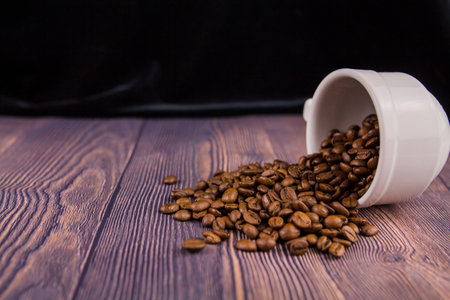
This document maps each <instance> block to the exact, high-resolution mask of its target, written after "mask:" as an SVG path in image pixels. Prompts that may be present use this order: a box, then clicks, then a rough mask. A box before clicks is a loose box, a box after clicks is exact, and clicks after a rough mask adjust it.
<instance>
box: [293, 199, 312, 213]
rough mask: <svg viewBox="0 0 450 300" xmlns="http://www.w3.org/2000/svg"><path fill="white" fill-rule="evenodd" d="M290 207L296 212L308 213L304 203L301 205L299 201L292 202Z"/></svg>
mask: <svg viewBox="0 0 450 300" xmlns="http://www.w3.org/2000/svg"><path fill="white" fill-rule="evenodd" d="M291 207H292V208H293V209H294V210H298V211H302V212H309V208H308V206H307V205H306V204H305V203H303V202H302V201H301V200H295V201H292V203H291Z"/></svg>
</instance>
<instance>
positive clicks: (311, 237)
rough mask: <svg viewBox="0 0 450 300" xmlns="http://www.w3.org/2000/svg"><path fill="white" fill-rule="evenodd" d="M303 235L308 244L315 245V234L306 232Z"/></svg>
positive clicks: (316, 238)
mask: <svg viewBox="0 0 450 300" xmlns="http://www.w3.org/2000/svg"><path fill="white" fill-rule="evenodd" d="M305 237H306V240H307V241H308V244H309V245H310V246H314V245H316V243H317V240H318V239H319V238H318V237H317V235H315V234H314V233H310V234H307V235H306V236H305Z"/></svg>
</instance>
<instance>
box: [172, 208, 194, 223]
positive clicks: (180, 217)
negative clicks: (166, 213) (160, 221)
mask: <svg viewBox="0 0 450 300" xmlns="http://www.w3.org/2000/svg"><path fill="white" fill-rule="evenodd" d="M191 217H192V214H191V212H190V211H189V210H187V209H182V210H179V211H177V212H176V213H175V214H174V215H173V218H174V219H175V220H177V221H189V220H190V219H191Z"/></svg>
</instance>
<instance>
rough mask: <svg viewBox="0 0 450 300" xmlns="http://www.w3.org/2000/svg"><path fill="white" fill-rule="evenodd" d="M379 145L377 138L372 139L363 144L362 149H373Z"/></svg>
mask: <svg viewBox="0 0 450 300" xmlns="http://www.w3.org/2000/svg"><path fill="white" fill-rule="evenodd" d="M379 144H380V139H379V138H378V137H373V138H371V139H370V140H368V141H367V142H366V143H365V144H364V147H366V148H374V147H375V146H378V145H379Z"/></svg>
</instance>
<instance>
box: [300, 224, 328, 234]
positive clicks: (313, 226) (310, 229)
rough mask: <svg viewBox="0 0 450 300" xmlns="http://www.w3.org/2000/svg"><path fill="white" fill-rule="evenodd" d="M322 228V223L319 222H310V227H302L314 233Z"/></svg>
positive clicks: (305, 230)
mask: <svg viewBox="0 0 450 300" xmlns="http://www.w3.org/2000/svg"><path fill="white" fill-rule="evenodd" d="M322 228H323V225H322V223H319V222H312V223H311V227H309V228H305V229H303V231H304V232H307V233H314V232H319V231H320V230H321V229H322Z"/></svg>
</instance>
